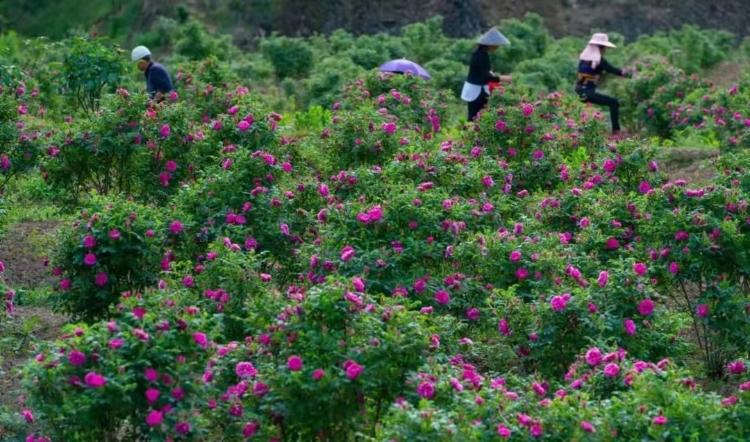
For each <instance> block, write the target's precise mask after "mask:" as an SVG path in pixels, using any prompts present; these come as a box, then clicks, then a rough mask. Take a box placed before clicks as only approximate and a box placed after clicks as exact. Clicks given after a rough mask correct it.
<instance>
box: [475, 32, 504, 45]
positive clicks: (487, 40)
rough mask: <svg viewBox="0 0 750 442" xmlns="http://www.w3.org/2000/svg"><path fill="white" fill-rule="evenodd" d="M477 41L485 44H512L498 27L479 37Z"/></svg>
mask: <svg viewBox="0 0 750 442" xmlns="http://www.w3.org/2000/svg"><path fill="white" fill-rule="evenodd" d="M477 43H479V44H480V45H485V46H506V45H509V44H510V41H508V39H507V38H505V36H504V35H503V34H502V33H500V31H498V30H497V29H496V28H492V29H490V30H489V31H487V33H486V34H484V35H482V36H481V37H479V40H478V41H477Z"/></svg>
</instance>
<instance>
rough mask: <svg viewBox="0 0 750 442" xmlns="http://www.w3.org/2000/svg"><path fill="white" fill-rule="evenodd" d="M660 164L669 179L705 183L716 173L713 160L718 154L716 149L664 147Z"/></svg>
mask: <svg viewBox="0 0 750 442" xmlns="http://www.w3.org/2000/svg"><path fill="white" fill-rule="evenodd" d="M663 155H664V156H663V158H662V160H661V162H660V163H661V166H662V168H663V170H664V171H665V172H666V173H667V175H668V176H669V179H670V180H678V179H684V180H686V181H688V182H689V183H692V184H699V185H700V184H707V183H708V182H710V181H711V180H712V179H713V178H714V177H715V175H716V167H715V166H714V164H713V161H714V160H715V159H716V158H717V157H718V156H719V151H718V150H716V149H699V148H680V147H674V148H668V149H666V148H665V149H664V154H663Z"/></svg>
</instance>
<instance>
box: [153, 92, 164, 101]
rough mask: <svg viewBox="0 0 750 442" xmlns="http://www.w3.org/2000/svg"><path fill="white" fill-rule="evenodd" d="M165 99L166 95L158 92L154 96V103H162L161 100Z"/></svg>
mask: <svg viewBox="0 0 750 442" xmlns="http://www.w3.org/2000/svg"><path fill="white" fill-rule="evenodd" d="M163 99H164V94H162V93H161V92H157V93H156V94H154V101H156V102H157V103H159V102H161V100H163Z"/></svg>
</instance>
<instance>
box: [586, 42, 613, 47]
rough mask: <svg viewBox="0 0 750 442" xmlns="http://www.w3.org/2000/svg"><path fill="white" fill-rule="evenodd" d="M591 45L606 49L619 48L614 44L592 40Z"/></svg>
mask: <svg viewBox="0 0 750 442" xmlns="http://www.w3.org/2000/svg"><path fill="white" fill-rule="evenodd" d="M589 44H590V45H596V46H604V47H605V48H616V47H617V46H615V45H614V44H612V43H610V42H608V41H595V40H591V41H589Z"/></svg>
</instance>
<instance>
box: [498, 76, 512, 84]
mask: <svg viewBox="0 0 750 442" xmlns="http://www.w3.org/2000/svg"><path fill="white" fill-rule="evenodd" d="M498 78H500V81H501V82H502V83H511V82H513V77H512V76H510V75H499V76H498Z"/></svg>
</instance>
